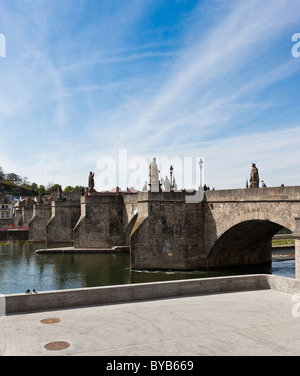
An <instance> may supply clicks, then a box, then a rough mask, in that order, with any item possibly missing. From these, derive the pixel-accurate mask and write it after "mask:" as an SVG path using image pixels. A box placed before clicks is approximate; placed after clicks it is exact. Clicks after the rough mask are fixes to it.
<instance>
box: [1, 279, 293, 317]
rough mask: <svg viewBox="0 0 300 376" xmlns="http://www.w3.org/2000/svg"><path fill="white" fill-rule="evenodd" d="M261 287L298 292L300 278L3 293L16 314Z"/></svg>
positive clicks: (201, 281) (8, 305)
mask: <svg viewBox="0 0 300 376" xmlns="http://www.w3.org/2000/svg"><path fill="white" fill-rule="evenodd" d="M262 289H274V290H278V291H281V292H286V293H297V292H300V281H299V280H296V279H292V278H286V277H280V276H275V275H267V274H253V275H245V276H230V277H215V278H201V279H191V280H180V281H168V282H152V283H141V284H129V285H118V286H108V287H107V286H105V287H90V288H80V289H71V290H59V291H48V292H38V293H37V294H25V293H24V294H11V295H4V297H5V305H6V314H16V313H25V312H35V311H41V310H54V309H66V308H72V307H80V306H93V305H102V304H115V303H124V302H136V301H143V300H150V299H167V298H174V297H184V296H191V295H203V294H217V293H226V292H234V291H251V290H262Z"/></svg>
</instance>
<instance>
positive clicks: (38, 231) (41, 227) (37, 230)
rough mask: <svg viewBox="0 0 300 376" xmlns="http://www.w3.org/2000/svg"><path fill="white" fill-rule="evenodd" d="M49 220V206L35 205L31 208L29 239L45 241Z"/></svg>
mask: <svg viewBox="0 0 300 376" xmlns="http://www.w3.org/2000/svg"><path fill="white" fill-rule="evenodd" d="M50 218H51V205H50V204H47V205H45V204H36V205H34V207H33V216H32V219H31V221H30V222H29V239H30V240H39V241H41V242H46V241H47V231H46V226H47V223H48V222H49V219H50Z"/></svg>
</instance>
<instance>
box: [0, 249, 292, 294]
mask: <svg viewBox="0 0 300 376" xmlns="http://www.w3.org/2000/svg"><path fill="white" fill-rule="evenodd" d="M55 246H56V247H57V246H60V245H57V244H56V245H55ZM40 248H45V244H11V245H0V293H2V294H12V293H23V292H25V291H26V290H27V289H28V288H29V289H31V290H32V289H36V290H37V291H49V290H61V289H71V288H81V287H94V286H108V285H119V284H126V283H143V282H155V281H169V280H178V279H188V278H207V277H215V276H226V275H238V274H253V273H268V274H270V273H273V274H278V275H284V276H287V277H291V278H294V275H295V261H294V260H287V261H286V260H284V261H283V260H282V261H273V263H272V265H264V266H260V267H259V268H258V267H257V266H255V267H253V266H252V267H239V268H231V269H222V270H210V271H192V272H162V271H131V270H130V267H129V265H130V257H129V254H126V253H120V254H115V255H113V254H85V255H84V254H49V255H45V254H39V255H36V254H35V253H34V251H35V250H37V249H40Z"/></svg>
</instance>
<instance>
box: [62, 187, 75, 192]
mask: <svg viewBox="0 0 300 376" xmlns="http://www.w3.org/2000/svg"><path fill="white" fill-rule="evenodd" d="M73 190H74V188H73V187H71V186H70V185H68V186H67V187H66V188H65V189H64V192H73Z"/></svg>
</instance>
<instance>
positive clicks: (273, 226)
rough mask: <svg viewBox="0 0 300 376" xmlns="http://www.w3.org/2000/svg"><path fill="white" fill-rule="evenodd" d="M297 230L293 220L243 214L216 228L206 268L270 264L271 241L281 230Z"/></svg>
mask: <svg viewBox="0 0 300 376" xmlns="http://www.w3.org/2000/svg"><path fill="white" fill-rule="evenodd" d="M270 217H272V218H270ZM294 227H295V221H293V220H291V218H290V217H286V218H285V217H284V216H279V215H276V214H275V215H274V213H271V214H270V213H266V212H248V213H242V214H240V215H237V216H235V217H233V218H230V219H229V220H224V221H222V224H221V225H220V226H219V227H218V228H217V239H216V241H215V242H214V244H213V245H212V247H211V249H210V251H209V253H208V257H207V267H227V266H235V265H251V264H261V263H266V262H269V263H271V261H272V237H273V236H274V235H275V234H276V233H277V232H278V231H279V230H281V229H282V228H287V229H289V230H291V231H294Z"/></svg>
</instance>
